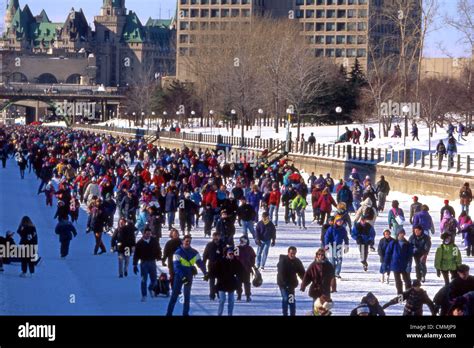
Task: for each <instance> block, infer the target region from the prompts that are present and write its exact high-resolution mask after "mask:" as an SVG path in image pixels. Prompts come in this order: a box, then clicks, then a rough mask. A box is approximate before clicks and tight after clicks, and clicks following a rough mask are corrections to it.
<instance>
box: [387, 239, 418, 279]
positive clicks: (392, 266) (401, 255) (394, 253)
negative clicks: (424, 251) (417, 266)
mask: <svg viewBox="0 0 474 348" xmlns="http://www.w3.org/2000/svg"><path fill="white" fill-rule="evenodd" d="M412 257H413V245H411V244H410V243H409V242H408V241H407V240H402V241H399V240H397V241H395V242H394V243H390V244H389V245H388V248H387V251H386V252H385V258H384V264H385V265H386V267H387V268H386V269H385V271H386V272H389V271H390V272H408V273H410V272H411V262H412Z"/></svg>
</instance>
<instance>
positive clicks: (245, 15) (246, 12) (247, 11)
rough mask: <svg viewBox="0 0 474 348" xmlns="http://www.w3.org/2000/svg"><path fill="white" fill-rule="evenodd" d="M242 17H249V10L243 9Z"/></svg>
mask: <svg viewBox="0 0 474 348" xmlns="http://www.w3.org/2000/svg"><path fill="white" fill-rule="evenodd" d="M242 17H250V10H248V9H243V10H242Z"/></svg>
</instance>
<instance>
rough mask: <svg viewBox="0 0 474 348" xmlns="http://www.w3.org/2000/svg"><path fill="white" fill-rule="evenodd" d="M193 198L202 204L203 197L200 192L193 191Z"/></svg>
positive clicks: (195, 201) (198, 203)
mask: <svg viewBox="0 0 474 348" xmlns="http://www.w3.org/2000/svg"><path fill="white" fill-rule="evenodd" d="M191 200H192V201H193V202H194V203H196V204H197V205H199V206H200V205H201V202H202V197H201V194H200V193H199V192H193V193H191Z"/></svg>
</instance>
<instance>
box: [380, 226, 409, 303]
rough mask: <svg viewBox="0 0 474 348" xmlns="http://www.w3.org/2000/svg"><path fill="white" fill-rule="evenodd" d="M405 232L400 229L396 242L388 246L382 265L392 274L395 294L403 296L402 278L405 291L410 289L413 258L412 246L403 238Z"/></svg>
mask: <svg viewBox="0 0 474 348" xmlns="http://www.w3.org/2000/svg"><path fill="white" fill-rule="evenodd" d="M405 236H406V233H405V230H403V229H401V230H400V231H398V234H397V241H396V242H395V243H391V244H389V246H388V248H387V251H386V252H385V260H384V264H385V265H387V267H388V269H387V271H388V272H390V271H392V272H393V276H394V278H395V286H396V288H397V294H398V295H401V294H403V285H402V279H401V278H402V277H403V281H404V283H405V290H408V289H410V288H411V279H410V273H411V263H412V257H413V245H412V244H410V242H408V240H407V239H406V238H405Z"/></svg>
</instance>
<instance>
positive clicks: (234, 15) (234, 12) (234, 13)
mask: <svg viewBox="0 0 474 348" xmlns="http://www.w3.org/2000/svg"><path fill="white" fill-rule="evenodd" d="M239 15H240V11H239V10H238V9H236V8H233V9H232V11H231V12H230V16H231V17H234V18H236V17H239Z"/></svg>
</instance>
